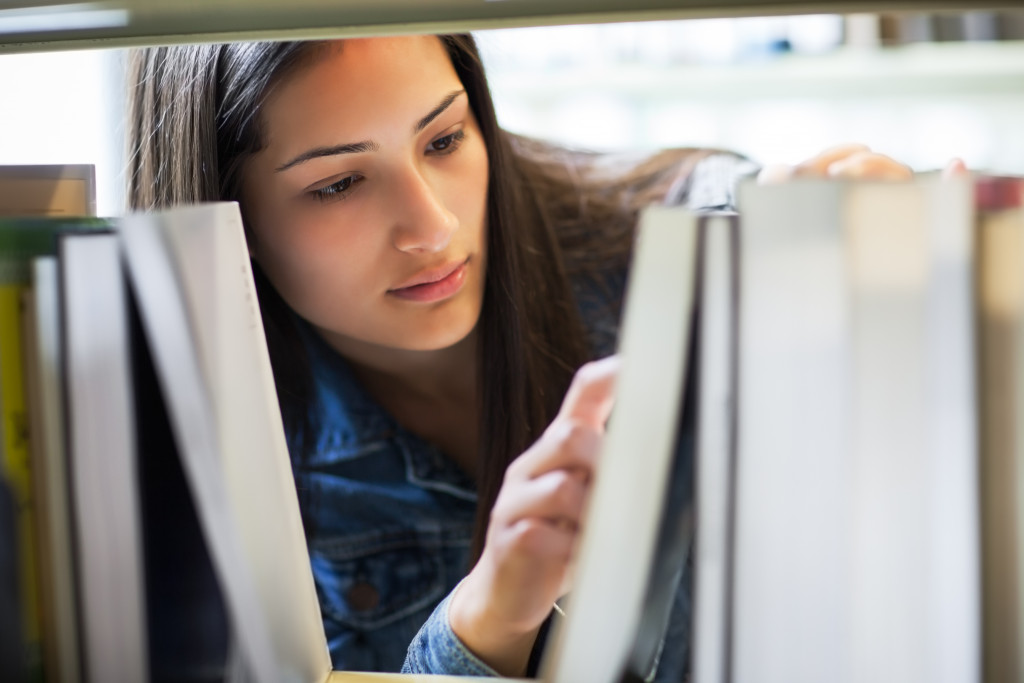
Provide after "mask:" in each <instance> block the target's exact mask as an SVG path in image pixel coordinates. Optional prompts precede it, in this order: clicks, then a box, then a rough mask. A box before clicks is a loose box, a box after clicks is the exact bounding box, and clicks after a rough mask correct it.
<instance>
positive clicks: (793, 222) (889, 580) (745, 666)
mask: <svg viewBox="0 0 1024 683" xmlns="http://www.w3.org/2000/svg"><path fill="white" fill-rule="evenodd" d="M970 196H971V194H970V183H969V181H967V180H963V179H960V180H942V179H940V178H938V177H937V174H936V175H927V176H922V177H919V178H917V179H915V180H914V181H912V182H903V183H870V182H829V181H815V180H803V181H795V182H791V183H787V184H783V185H779V186H760V185H755V184H753V183H747V184H744V185H743V186H741V188H740V195H739V197H740V211H741V215H742V224H743V228H742V239H741V245H742V249H741V288H740V301H741V305H740V311H741V313H740V320H739V326H740V330H741V337H740V355H739V366H740V382H739V386H738V400H739V422H738V435H737V436H738V443H737V456H736V458H737V460H736V462H737V471H736V477H737V479H736V498H735V503H734V504H735V506H736V510H735V514H736V534H735V548H734V558H735V575H734V583H733V586H732V590H733V612H732V615H731V620H732V624H733V632H732V660H731V666H732V670H731V673H732V676H733V677H734V678H736V679H738V680H747V679H751V678H756V679H757V680H762V681H783V680H785V681H817V680H839V681H862V680H871V681H881V680H893V681H925V680H927V681H934V680H949V681H971V680H977V677H978V672H979V671H980V654H979V648H980V632H979V623H978V609H977V607H978V604H979V595H978V590H979V573H978V572H979V569H978V554H979V540H978V520H977V512H976V511H977V508H978V505H979V501H978V497H977V490H976V486H977V471H976V463H977V449H976V443H975V438H976V422H975V417H976V416H975V409H974V403H973V397H974V377H975V376H974V366H973V362H974V349H973V332H972V322H971V321H972V314H973V313H972V284H971V274H972V259H973V252H972V247H971V199H970Z"/></svg>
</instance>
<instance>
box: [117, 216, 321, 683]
mask: <svg viewBox="0 0 1024 683" xmlns="http://www.w3.org/2000/svg"><path fill="white" fill-rule="evenodd" d="M119 234H120V237H121V240H122V243H123V246H124V253H125V262H126V266H127V270H128V273H129V274H130V279H131V283H132V289H133V291H134V292H135V295H136V296H137V298H138V302H139V310H140V317H141V320H142V327H143V329H144V331H145V337H146V342H147V344H148V346H149V349H150V351H151V353H152V356H153V359H154V365H155V368H156V374H157V377H158V379H159V385H160V388H161V390H162V392H163V397H164V401H165V402H166V405H167V411H168V416H169V420H170V425H171V428H172V433H173V434H174V436H175V441H176V445H177V450H178V453H179V457H180V458H181V465H182V468H183V470H184V474H185V477H186V480H187V481H188V486H189V491H190V492H191V494H192V497H193V501H194V503H195V507H196V511H197V513H198V516H199V519H200V525H201V528H202V530H203V533H204V538H205V540H206V543H207V547H208V548H209V552H210V555H211V557H212V559H213V565H214V568H215V571H216V572H217V576H218V577H219V585H220V588H221V591H222V592H223V595H224V602H225V605H226V609H227V611H228V614H229V617H230V622H231V627H232V630H233V632H234V634H235V636H236V638H237V644H238V647H239V648H240V657H241V661H242V662H243V665H244V666H245V667H246V668H247V670H248V671H249V673H250V675H251V676H252V677H253V678H254V679H255V680H267V681H277V680H301V681H311V682H313V681H322V680H324V679H326V677H327V675H328V674H329V673H330V670H331V666H330V659H329V657H328V654H327V644H326V639H325V636H324V633H323V625H322V621H321V617H320V611H319V603H318V602H317V598H316V593H315V589H314V587H313V579H312V571H311V569H310V567H309V558H308V554H307V551H306V547H305V536H304V534H303V531H302V525H301V519H300V517H299V511H298V499H297V496H296V492H295V486H294V483H293V480H292V476H291V465H290V460H289V458H288V451H287V446H286V443H285V441H284V429H283V425H282V423H281V417H280V411H279V409H278V407H277V398H276V393H275V390H274V383H273V375H272V373H271V370H270V360H269V355H268V353H267V350H266V342H265V338H264V336H263V327H262V319H261V318H260V315H259V310H258V304H257V299H256V293H255V285H254V284H253V280H252V271H251V266H250V264H249V255H248V250H247V247H246V244H245V239H244V234H243V228H242V222H241V216H240V214H239V212H238V207H237V205H236V204H210V205H201V206H196V207H187V208H181V209H176V210H173V211H168V212H161V213H152V214H139V215H133V216H126V217H125V218H124V219H122V220H121V222H120V233H119Z"/></svg>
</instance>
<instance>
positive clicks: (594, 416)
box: [558, 356, 622, 431]
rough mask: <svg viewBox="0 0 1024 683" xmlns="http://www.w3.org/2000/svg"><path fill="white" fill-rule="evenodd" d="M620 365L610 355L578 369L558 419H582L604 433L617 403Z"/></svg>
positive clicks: (616, 359)
mask: <svg viewBox="0 0 1024 683" xmlns="http://www.w3.org/2000/svg"><path fill="white" fill-rule="evenodd" d="M621 364H622V363H621V359H620V358H619V357H618V356H608V357H607V358H602V359H601V360H598V361H593V362H591V363H587V364H586V365H584V366H583V367H581V368H580V369H579V370H577V371H576V375H575V376H574V377H573V379H572V384H570V385H569V391H567V392H566V394H565V400H564V401H562V408H561V410H559V412H558V416H559V417H560V418H566V419H574V420H579V421H580V422H583V423H585V424H588V425H590V426H592V427H594V428H595V429H597V430H599V431H603V430H604V424H605V422H607V421H608V416H609V415H611V412H612V405H613V404H614V403H615V394H614V389H615V379H616V377H618V374H619V366H620V365H621Z"/></svg>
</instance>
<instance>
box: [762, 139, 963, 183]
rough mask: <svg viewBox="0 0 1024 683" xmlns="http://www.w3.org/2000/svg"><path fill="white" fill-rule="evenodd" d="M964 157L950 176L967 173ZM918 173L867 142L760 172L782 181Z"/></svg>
mask: <svg viewBox="0 0 1024 683" xmlns="http://www.w3.org/2000/svg"><path fill="white" fill-rule="evenodd" d="M966 171H967V168H966V166H964V162H963V161H961V160H960V159H953V160H952V161H950V162H949V164H948V165H947V166H946V168H945V170H944V174H945V175H946V176H954V175H958V174H960V173H966ZM913 175H914V172H913V170H912V169H911V168H910V167H909V166H907V165H906V164H903V163H900V162H899V161H896V160H895V159H893V158H892V157H889V156H886V155H884V154H879V153H878V152H873V151H872V150H871V149H870V148H869V147H867V146H866V145H858V144H849V145H840V146H838V147H832V148H829V149H826V150H825V151H823V152H821V153H820V154H817V155H815V156H813V157H811V158H810V159H807V160H806V161H803V162H801V163H799V164H795V165H785V164H776V165H770V166H765V167H764V168H763V169H762V170H761V173H760V174H758V177H757V180H758V182H760V183H779V182H785V181H787V180H791V179H793V178H832V179H837V180H854V179H861V180H909V179H910V178H911V177H912V176H913Z"/></svg>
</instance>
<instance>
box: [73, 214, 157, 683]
mask: <svg viewBox="0 0 1024 683" xmlns="http://www.w3.org/2000/svg"><path fill="white" fill-rule="evenodd" d="M60 261H61V293H60V296H61V301H62V306H63V308H62V310H63V313H64V316H63V334H64V337H63V347H64V353H65V356H64V358H65V368H66V374H67V376H66V387H67V406H68V411H67V420H68V426H67V434H68V444H69V460H70V468H69V469H70V479H71V500H72V503H73V519H74V520H75V538H76V551H77V553H76V559H77V562H76V566H75V568H76V570H77V573H78V594H79V596H80V597H79V599H80V606H81V612H80V616H81V631H80V632H81V637H82V656H83V659H84V671H85V675H86V678H87V679H88V680H90V681H104V682H109V683H121V682H123V683H140V682H144V681H146V680H148V677H149V676H148V674H149V671H148V658H147V643H146V628H145V592H144V591H145V585H144V576H143V566H142V549H141V541H142V539H141V536H140V532H139V520H140V510H139V500H138V490H137V487H136V458H135V433H134V425H135V419H134V412H133V397H132V386H131V367H130V363H131V352H130V345H129V328H128V300H127V291H126V286H125V283H124V280H123V277H124V275H123V271H122V268H121V260H120V247H119V244H118V239H117V237H116V236H115V235H112V234H108V235H69V236H65V237H63V238H62V240H61V243H60Z"/></svg>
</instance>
